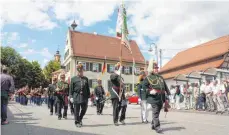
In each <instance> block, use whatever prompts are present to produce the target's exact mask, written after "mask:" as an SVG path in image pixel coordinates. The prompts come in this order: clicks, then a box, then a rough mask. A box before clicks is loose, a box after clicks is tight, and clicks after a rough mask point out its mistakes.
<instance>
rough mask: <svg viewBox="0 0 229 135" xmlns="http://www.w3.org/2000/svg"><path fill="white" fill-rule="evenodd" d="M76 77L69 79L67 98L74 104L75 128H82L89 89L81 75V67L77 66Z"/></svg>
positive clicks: (85, 78) (86, 81) (80, 65)
mask: <svg viewBox="0 0 229 135" xmlns="http://www.w3.org/2000/svg"><path fill="white" fill-rule="evenodd" d="M76 69H77V71H78V73H77V76H74V77H72V78H71V84H70V92H69V98H70V102H72V103H73V104H74V117H75V125H76V127H82V125H83V123H82V119H83V117H84V115H85V114H86V111H87V108H88V99H89V98H90V88H89V82H88V78H87V77H86V76H84V74H83V69H84V68H83V65H82V63H79V64H78V65H77V68H76Z"/></svg>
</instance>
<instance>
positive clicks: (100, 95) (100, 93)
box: [94, 79, 105, 115]
mask: <svg viewBox="0 0 229 135" xmlns="http://www.w3.org/2000/svg"><path fill="white" fill-rule="evenodd" d="M94 93H95V97H96V106H97V107H96V108H97V115H102V112H103V107H104V102H102V103H101V101H102V100H104V97H105V91H104V89H103V86H102V81H101V79H98V86H96V87H95V90H94Z"/></svg>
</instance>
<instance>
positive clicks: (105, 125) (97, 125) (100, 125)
mask: <svg viewBox="0 0 229 135" xmlns="http://www.w3.org/2000/svg"><path fill="white" fill-rule="evenodd" d="M110 125H114V124H96V125H83V127H107V126H110Z"/></svg>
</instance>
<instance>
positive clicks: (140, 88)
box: [138, 81, 146, 100]
mask: <svg viewBox="0 0 229 135" xmlns="http://www.w3.org/2000/svg"><path fill="white" fill-rule="evenodd" d="M143 82H144V81H141V82H140V83H138V96H139V98H140V99H141V100H146V89H143Z"/></svg>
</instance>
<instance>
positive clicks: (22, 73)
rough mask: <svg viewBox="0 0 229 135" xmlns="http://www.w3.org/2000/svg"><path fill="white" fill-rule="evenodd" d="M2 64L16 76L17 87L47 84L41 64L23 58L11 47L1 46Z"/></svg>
mask: <svg viewBox="0 0 229 135" xmlns="http://www.w3.org/2000/svg"><path fill="white" fill-rule="evenodd" d="M1 64H3V65H5V66H7V67H8V69H9V74H11V75H12V76H13V78H14V81H15V87H16V88H21V87H23V86H25V85H28V86H29V87H39V86H40V85H42V86H44V85H46V84H47V81H46V80H45V76H44V74H43V72H42V69H41V67H40V64H39V63H38V62H37V61H33V62H29V61H28V60H27V59H23V58H22V57H21V56H20V54H19V53H17V52H16V50H15V49H13V48H11V47H1Z"/></svg>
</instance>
